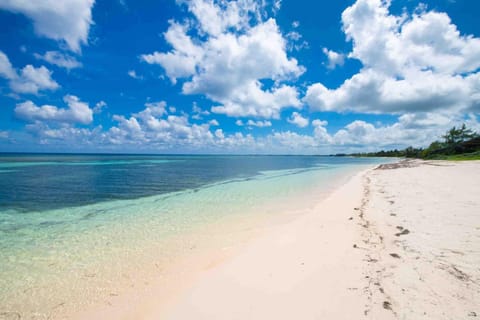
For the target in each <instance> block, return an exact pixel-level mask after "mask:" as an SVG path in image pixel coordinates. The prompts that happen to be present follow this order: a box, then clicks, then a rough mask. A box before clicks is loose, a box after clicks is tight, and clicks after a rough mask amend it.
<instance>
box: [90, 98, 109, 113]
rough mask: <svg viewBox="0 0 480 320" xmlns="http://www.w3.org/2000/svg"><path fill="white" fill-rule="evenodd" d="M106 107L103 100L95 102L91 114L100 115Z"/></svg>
mask: <svg viewBox="0 0 480 320" xmlns="http://www.w3.org/2000/svg"><path fill="white" fill-rule="evenodd" d="M106 106H107V103H106V102H105V101H103V100H101V101H99V102H97V103H96V104H95V107H93V113H101V112H102V111H103V109H104V108H105V107H106Z"/></svg>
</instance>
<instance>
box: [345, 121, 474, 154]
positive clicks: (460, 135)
mask: <svg viewBox="0 0 480 320" xmlns="http://www.w3.org/2000/svg"><path fill="white" fill-rule="evenodd" d="M442 138H443V140H440V141H438V140H437V141H434V142H432V143H431V144H430V145H429V146H428V147H427V148H413V147H411V146H410V147H408V148H405V149H402V150H398V149H395V150H387V151H386V150H381V151H377V152H365V153H353V154H349V155H350V156H357V157H406V158H421V159H452V160H461V159H480V135H479V134H478V133H476V132H475V131H473V130H472V129H469V128H467V126H466V125H465V124H463V125H462V126H460V127H458V128H457V127H453V128H451V129H450V130H448V131H447V132H446V133H445V134H444V135H443V136H442ZM342 155H343V156H344V155H345V154H342Z"/></svg>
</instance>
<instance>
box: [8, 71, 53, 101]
mask: <svg viewBox="0 0 480 320" xmlns="http://www.w3.org/2000/svg"><path fill="white" fill-rule="evenodd" d="M51 76H52V71H50V70H48V69H47V68H45V67H44V66H41V67H40V68H35V67H34V66H32V65H31V64H29V65H26V66H25V67H24V68H23V69H22V71H21V72H20V74H19V75H18V76H17V77H15V78H13V79H12V80H11V81H10V88H11V89H12V90H13V91H15V92H18V93H33V94H37V93H38V91H40V90H56V89H58V88H59V87H60V86H59V85H58V83H57V82H56V81H55V80H53V79H52V77H51Z"/></svg>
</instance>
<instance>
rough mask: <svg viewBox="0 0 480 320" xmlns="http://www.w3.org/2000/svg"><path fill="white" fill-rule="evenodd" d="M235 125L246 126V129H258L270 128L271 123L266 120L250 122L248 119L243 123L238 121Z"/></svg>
mask: <svg viewBox="0 0 480 320" xmlns="http://www.w3.org/2000/svg"><path fill="white" fill-rule="evenodd" d="M235 124H236V125H237V126H239V127H243V126H247V127H258V128H265V127H271V126H272V122H271V121H268V120H263V121H262V120H257V121H255V120H252V119H249V120H247V122H243V121H242V120H240V119H238V120H237V121H235Z"/></svg>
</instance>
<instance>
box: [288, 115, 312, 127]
mask: <svg viewBox="0 0 480 320" xmlns="http://www.w3.org/2000/svg"><path fill="white" fill-rule="evenodd" d="M287 121H288V122H289V123H292V124H294V125H296V126H297V127H300V128H305V127H306V126H308V125H309V123H310V120H309V119H308V118H304V117H302V115H301V114H300V113H298V112H293V113H292V115H291V116H290V118H288V119H287Z"/></svg>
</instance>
